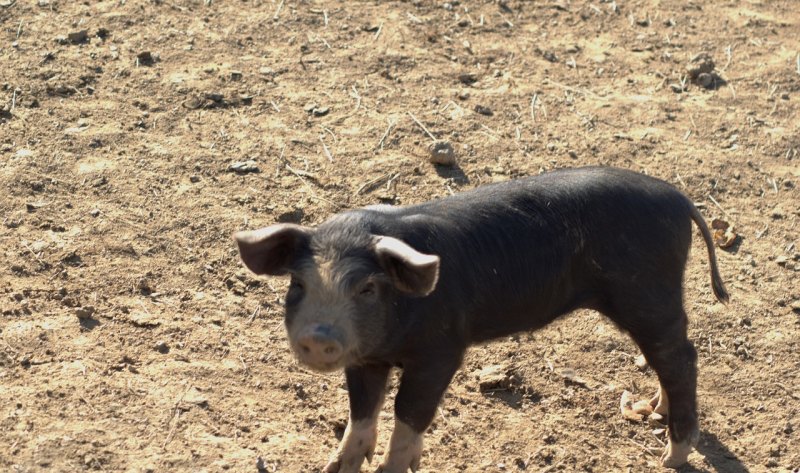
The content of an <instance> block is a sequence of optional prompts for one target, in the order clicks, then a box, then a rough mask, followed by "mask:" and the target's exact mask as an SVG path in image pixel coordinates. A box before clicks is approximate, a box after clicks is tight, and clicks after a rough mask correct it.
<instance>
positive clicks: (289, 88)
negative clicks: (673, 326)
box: [0, 0, 800, 472]
mask: <svg viewBox="0 0 800 473" xmlns="http://www.w3.org/2000/svg"><path fill="white" fill-rule="evenodd" d="M0 26H2V33H1V39H0V106H1V107H3V108H2V109H1V110H0V162H1V163H2V168H1V169H0V188H1V189H2V190H1V191H0V192H1V194H0V197H1V199H0V219H1V220H2V225H0V312H1V313H2V318H0V338H1V339H2V340H1V341H0V470H2V471H15V472H34V471H64V472H72V471H79V470H98V471H159V472H160V471H209V472H214V471H223V470H228V471H266V472H276V471H281V472H309V471H318V468H319V467H320V466H321V465H323V464H324V461H325V459H326V458H327V457H328V455H329V454H330V453H331V451H332V450H333V449H334V448H335V446H336V444H337V436H340V435H341V433H342V430H343V427H344V424H345V422H346V419H347V400H346V393H345V391H344V390H343V377H342V376H341V374H332V375H324V376H323V375H319V374H316V373H312V372H308V371H306V370H304V369H302V368H300V367H298V366H297V364H296V363H295V362H294V360H293V358H292V356H291V354H290V352H289V350H288V347H287V343H286V341H285V337H284V331H283V326H282V319H281V307H280V300H281V297H282V293H283V291H284V289H285V287H286V281H285V280H283V279H280V278H273V279H258V278H255V277H253V276H251V275H250V274H248V273H247V272H246V271H244V270H243V269H242V265H241V264H240V262H239V260H238V259H237V254H236V250H235V248H234V246H233V245H232V242H231V234H232V233H233V232H234V231H235V230H239V229H243V228H255V227H259V226H263V225H267V224H270V223H273V222H275V221H294V222H302V223H304V224H316V223H319V222H321V221H323V220H324V219H325V218H326V217H328V216H329V215H331V214H332V213H334V212H336V211H339V210H342V209H346V208H351V207H355V206H361V205H366V204H373V203H378V202H388V203H394V204H409V203H415V202H420V201H423V200H426V199H430V198H435V197H441V196H445V195H448V194H449V193H451V192H458V191H459V190H462V189H467V188H471V187H474V186H478V185H480V184H483V183H487V182H492V181H497V180H504V179H509V178H513V177H516V176H522V175H530V174H537V173H539V172H541V171H543V170H548V169H553V168H557V167H567V166H578V165H586V164H604V165H614V166H620V167H625V168H630V169H635V170H638V171H641V172H645V173H648V174H651V175H654V176H658V177H660V178H663V179H665V180H667V181H669V182H672V183H674V184H675V185H676V186H677V187H678V188H680V189H681V190H682V191H683V192H685V193H686V194H687V195H689V196H691V197H692V198H693V199H694V200H695V201H696V202H697V203H698V205H700V206H701V209H702V212H703V213H704V215H705V216H706V218H707V219H708V220H709V221H711V219H713V218H722V219H724V220H726V221H728V222H730V223H731V224H733V225H735V231H736V232H737V233H738V238H737V240H736V241H735V242H734V243H733V246H731V247H730V248H728V249H727V250H720V251H719V259H720V266H721V270H722V273H723V276H724V278H725V280H726V281H727V284H728V288H729V290H730V292H731V294H732V302H731V303H730V304H729V305H727V306H723V305H721V304H719V303H716V302H715V301H714V299H713V296H712V294H711V290H710V285H709V277H708V263H707V257H706V255H705V250H704V248H703V247H702V244H701V240H700V238H695V242H694V248H693V255H694V256H693V257H692V258H691V259H690V262H689V268H688V272H687V276H686V307H687V310H688V311H689V313H690V317H691V320H692V325H691V328H690V332H691V338H692V339H693V340H694V341H695V343H696V345H697V349H698V351H699V361H698V363H699V369H700V379H699V398H700V409H701V427H702V434H701V438H700V443H699V445H698V449H697V451H696V452H695V453H693V454H692V455H691V456H690V465H689V466H687V467H685V468H683V469H682V470H683V471H702V472H747V471H752V472H760V471H792V470H793V469H794V471H797V469H798V468H800V440H799V436H800V432H799V431H800V412H799V411H800V377H799V376H798V369H800V355H799V354H798V351H799V350H800V343H799V342H798V339H799V338H800V283H798V277H800V272H798V271H800V249H799V248H798V246H797V244H798V232H800V228H799V227H798V223H799V222H800V191H798V185H800V155H798V154H799V153H798V151H800V113H798V112H799V111H800V107H798V102H800V70H799V68H800V64H798V61H800V59H798V52H799V50H800V10H798V8H797V4H796V2H794V1H793V0H792V1H789V0H786V1H766V0H764V1H758V0H724V1H723V0H713V1H708V2H700V1H688V2H687V1H682V0H639V1H627V0H617V2H616V3H614V2H609V1H607V0H595V1H580V0H573V1H570V0H557V1H551V0H542V1H529V2H523V1H512V0H509V1H505V2H504V1H499V2H498V1H481V2H478V1H476V2H456V1H453V2H450V3H443V2H429V1H405V2H401V1H395V2H384V3H379V2H344V1H332V0H330V1H329V0H324V1H323V0H320V1H316V2H312V1H294V0H288V1H285V2H284V1H283V0H274V1H265V0H249V1H247V0H229V1H223V0H216V1H211V0H206V1H200V0H170V1H167V0H150V1H145V0H128V1H125V0H115V1H95V0H87V1H83V2H73V1H66V0H16V1H12V0H2V1H0ZM83 31H85V34H84V33H82V32H83ZM702 52H705V53H708V54H709V55H710V56H711V58H713V61H714V62H715V67H714V69H713V71H712V72H710V74H709V75H707V76H701V77H699V78H696V79H695V80H694V81H693V80H692V79H691V77H689V76H688V74H687V73H688V71H687V65H690V61H691V59H692V58H693V57H695V55H696V54H698V53H702ZM710 70H711V69H708V70H706V72H709V71H710ZM698 82H702V83H704V84H706V85H708V88H705V87H702V86H701V85H698ZM411 114H413V116H414V117H415V118H416V119H418V120H419V122H420V123H422V124H423V125H424V126H425V127H426V128H427V130H429V132H430V133H431V134H433V135H434V136H435V137H436V138H438V139H444V140H448V141H449V142H451V143H452V144H453V145H454V148H455V152H456V155H457V159H458V165H457V166H456V167H453V168H448V167H435V166H434V165H432V164H430V163H429V162H428V153H429V152H428V147H429V145H430V143H431V138H430V137H429V136H428V135H427V134H426V132H425V131H423V130H422V128H421V127H420V126H419V125H417V124H416V123H415V122H414V120H413V119H412V117H411ZM247 161H252V162H251V163H249V164H243V165H240V166H239V167H238V170H231V169H232V168H231V165H232V164H234V163H241V162H247ZM248 166H249V167H248ZM234 167H235V166H234ZM255 168H257V169H258V170H259V171H260V172H248V171H255ZM637 355H638V352H637V350H636V348H635V347H634V345H633V344H632V343H631V341H630V340H629V339H628V338H627V337H626V336H625V335H624V334H621V333H619V332H618V331H617V330H616V329H615V328H614V327H613V326H611V325H610V324H609V323H607V322H605V321H604V320H603V319H601V318H600V316H598V315H597V314H595V313H591V312H579V313H576V314H573V315H572V316H570V317H568V318H565V319H564V320H563V321H561V322H559V323H557V324H555V325H554V326H551V327H549V328H547V329H546V330H542V331H540V332H537V333H535V334H531V335H527V334H523V335H521V336H519V337H512V338H510V339H506V340H502V341H499V342H497V343H494V344H491V345H488V346H485V347H479V348H475V349H474V350H472V351H471V353H470V355H469V357H468V359H467V361H466V363H465V366H464V367H463V369H462V370H461V371H460V373H459V374H458V375H457V376H456V379H455V381H454V382H453V385H452V387H451V389H450V390H449V392H448V394H447V395H446V398H445V399H444V401H443V404H442V406H441V411H440V415H439V416H438V417H437V419H436V420H435V422H434V424H433V425H432V427H431V428H430V431H429V432H428V434H427V436H426V450H425V454H424V455H423V459H422V470H421V471H423V472H453V471H470V472H479V471H480V472H483V471H486V472H501V471H523V470H524V471H541V472H544V471H547V472H554V471H565V472H567V471H594V472H608V471H631V472H643V471H652V470H654V469H657V467H658V456H657V455H658V451H660V449H661V444H662V442H663V440H664V438H663V435H657V434H654V433H653V430H654V429H653V427H651V426H649V425H647V424H646V423H645V422H631V421H628V420H625V419H624V418H623V417H622V416H621V415H620V412H619V399H620V395H621V393H622V391H623V390H629V391H632V392H633V393H634V395H635V396H636V397H637V398H644V397H645V396H648V395H650V394H652V392H653V391H654V390H655V387H656V379H655V376H654V374H653V373H652V372H651V371H645V372H641V371H639V370H638V369H637V368H636V366H635V364H634V359H635V358H636V356H637ZM493 365H499V367H498V368H496V369H497V370H498V372H499V373H501V376H500V380H499V381H498V382H497V383H496V384H495V385H492V384H491V383H490V384H489V385H488V386H487V385H484V386H483V387H481V380H480V379H478V378H476V375H475V373H476V372H479V371H480V370H482V369H485V368H487V367H488V368H492V367H493ZM490 370H491V369H490ZM395 384H396V383H395ZM484 384H486V383H484ZM390 400H391V399H390ZM391 418H392V415H391V403H390V402H389V403H387V405H386V407H385V408H384V410H383V413H382V415H381V419H382V424H381V428H380V445H379V449H378V452H377V453H378V456H380V455H381V454H382V453H383V449H382V447H383V445H385V443H386V441H387V438H388V434H389V432H390V428H391ZM372 467H373V468H374V464H373V465H372ZM364 471H367V468H366V467H365V469H364Z"/></svg>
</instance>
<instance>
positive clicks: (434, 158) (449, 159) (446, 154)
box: [429, 141, 456, 166]
mask: <svg viewBox="0 0 800 473" xmlns="http://www.w3.org/2000/svg"><path fill="white" fill-rule="evenodd" d="M429 150H430V153H431V155H430V162H431V163H433V164H439V165H442V166H453V165H454V164H455V163H456V153H455V150H453V145H451V144H450V143H449V142H447V141H437V142H435V143H433V144H432V145H431V146H430V148H429Z"/></svg>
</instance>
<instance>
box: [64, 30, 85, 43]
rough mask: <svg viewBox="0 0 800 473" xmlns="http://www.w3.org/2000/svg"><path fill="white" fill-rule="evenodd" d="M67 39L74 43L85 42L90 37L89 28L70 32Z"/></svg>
mask: <svg viewBox="0 0 800 473" xmlns="http://www.w3.org/2000/svg"><path fill="white" fill-rule="evenodd" d="M67 39H68V40H69V42H70V43H72V44H80V43H85V42H86V40H88V39H89V30H81V31H76V32H74V33H69V34H68V35H67Z"/></svg>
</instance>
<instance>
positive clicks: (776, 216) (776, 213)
mask: <svg viewBox="0 0 800 473" xmlns="http://www.w3.org/2000/svg"><path fill="white" fill-rule="evenodd" d="M769 216H770V217H772V218H773V220H780V219H782V218H784V217H785V216H786V211H784V210H783V207H781V206H780V205H779V206H777V207H775V208H774V209H772V212H770V214H769Z"/></svg>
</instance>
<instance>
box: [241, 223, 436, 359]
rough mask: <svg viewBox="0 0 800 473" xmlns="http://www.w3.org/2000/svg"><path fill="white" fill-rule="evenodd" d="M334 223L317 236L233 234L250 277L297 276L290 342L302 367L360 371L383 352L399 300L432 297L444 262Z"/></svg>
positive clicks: (297, 229) (291, 294)
mask: <svg viewBox="0 0 800 473" xmlns="http://www.w3.org/2000/svg"><path fill="white" fill-rule="evenodd" d="M335 220H336V221H333V222H328V223H326V224H323V225H322V226H320V227H319V228H317V229H312V228H309V227H304V226H300V225H292V224H276V225H272V226H269V227H265V228H262V229H259V230H254V231H243V232H238V233H236V235H234V238H235V240H236V243H237V245H238V247H239V253H240V255H241V257H242V260H243V261H244V263H245V265H247V267H248V268H249V269H250V270H251V271H253V272H254V273H256V274H267V275H287V274H288V275H289V276H290V277H291V282H290V284H289V290H288V292H287V294H286V298H285V300H286V319H285V322H286V329H287V331H288V334H289V341H290V344H291V347H292V350H293V351H294V352H295V354H296V355H297V357H298V359H299V360H300V362H301V363H303V364H305V365H307V366H309V367H310V368H312V369H314V370H317V371H333V370H335V369H339V368H342V367H345V366H348V365H352V364H357V363H358V361H359V360H360V359H362V358H363V357H364V356H366V355H369V354H370V353H373V352H374V351H375V350H377V349H379V348H380V344H381V342H382V341H383V339H384V334H385V333H386V321H387V318H388V317H389V314H390V310H391V306H392V304H393V302H394V301H395V300H396V299H397V297H398V296H400V295H405V296H418V297H419V296H426V295H428V294H430V293H431V292H432V291H433V290H434V288H435V287H436V282H437V280H438V276H439V257H438V256H435V255H428V254H424V253H420V252H418V251H417V250H415V249H414V248H412V247H411V246H409V245H408V244H406V243H404V242H402V241H400V240H398V239H396V238H392V237H388V236H380V235H373V234H371V233H369V232H368V231H367V230H366V229H364V228H362V227H360V226H359V225H355V224H348V219H335ZM350 223H352V222H350Z"/></svg>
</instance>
